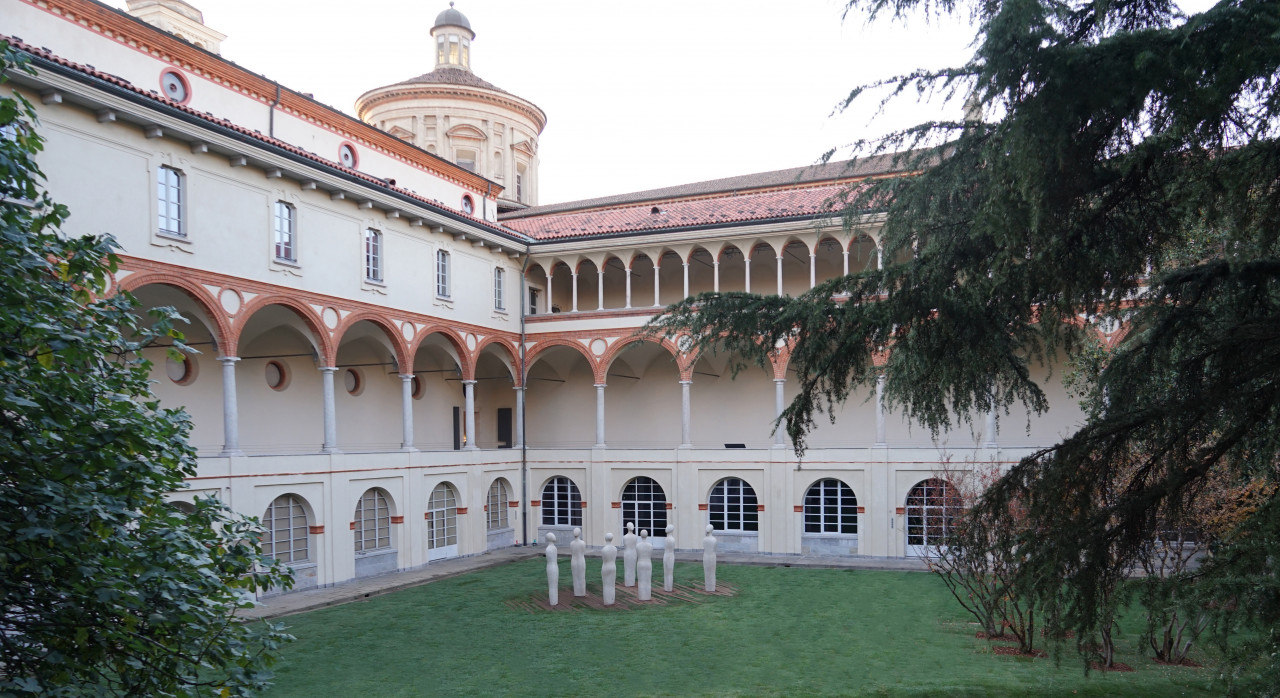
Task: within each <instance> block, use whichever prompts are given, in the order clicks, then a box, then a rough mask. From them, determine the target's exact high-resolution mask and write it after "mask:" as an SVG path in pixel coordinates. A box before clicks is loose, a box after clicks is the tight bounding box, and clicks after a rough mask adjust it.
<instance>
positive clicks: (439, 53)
mask: <svg viewBox="0 0 1280 698" xmlns="http://www.w3.org/2000/svg"><path fill="white" fill-rule="evenodd" d="M444 45H445V38H444V34H441V35H440V36H437V37H436V65H442V64H444V60H445V50H444Z"/></svg>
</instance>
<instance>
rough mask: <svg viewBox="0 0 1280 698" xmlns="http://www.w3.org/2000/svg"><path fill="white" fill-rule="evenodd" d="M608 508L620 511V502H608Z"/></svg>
mask: <svg viewBox="0 0 1280 698" xmlns="http://www.w3.org/2000/svg"><path fill="white" fill-rule="evenodd" d="M609 506H610V507H612V508H614V509H621V508H622V502H610V503H609Z"/></svg>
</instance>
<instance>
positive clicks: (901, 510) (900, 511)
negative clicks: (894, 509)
mask: <svg viewBox="0 0 1280 698" xmlns="http://www.w3.org/2000/svg"><path fill="white" fill-rule="evenodd" d="M898 513H899V514H905V513H907V509H906V507H898Z"/></svg>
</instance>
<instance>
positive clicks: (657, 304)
mask: <svg viewBox="0 0 1280 698" xmlns="http://www.w3.org/2000/svg"><path fill="white" fill-rule="evenodd" d="M659 269H661V267H659V266H658V265H657V264H654V265H653V307H655V308H661V307H662V303H661V302H660V301H659V300H658V298H659V297H660V296H659V295H658V270H659Z"/></svg>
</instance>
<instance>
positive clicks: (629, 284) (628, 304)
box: [626, 267, 631, 308]
mask: <svg viewBox="0 0 1280 698" xmlns="http://www.w3.org/2000/svg"><path fill="white" fill-rule="evenodd" d="M626 272H627V274H626V276H627V305H626V307H627V308H630V307H631V267H626Z"/></svg>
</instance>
